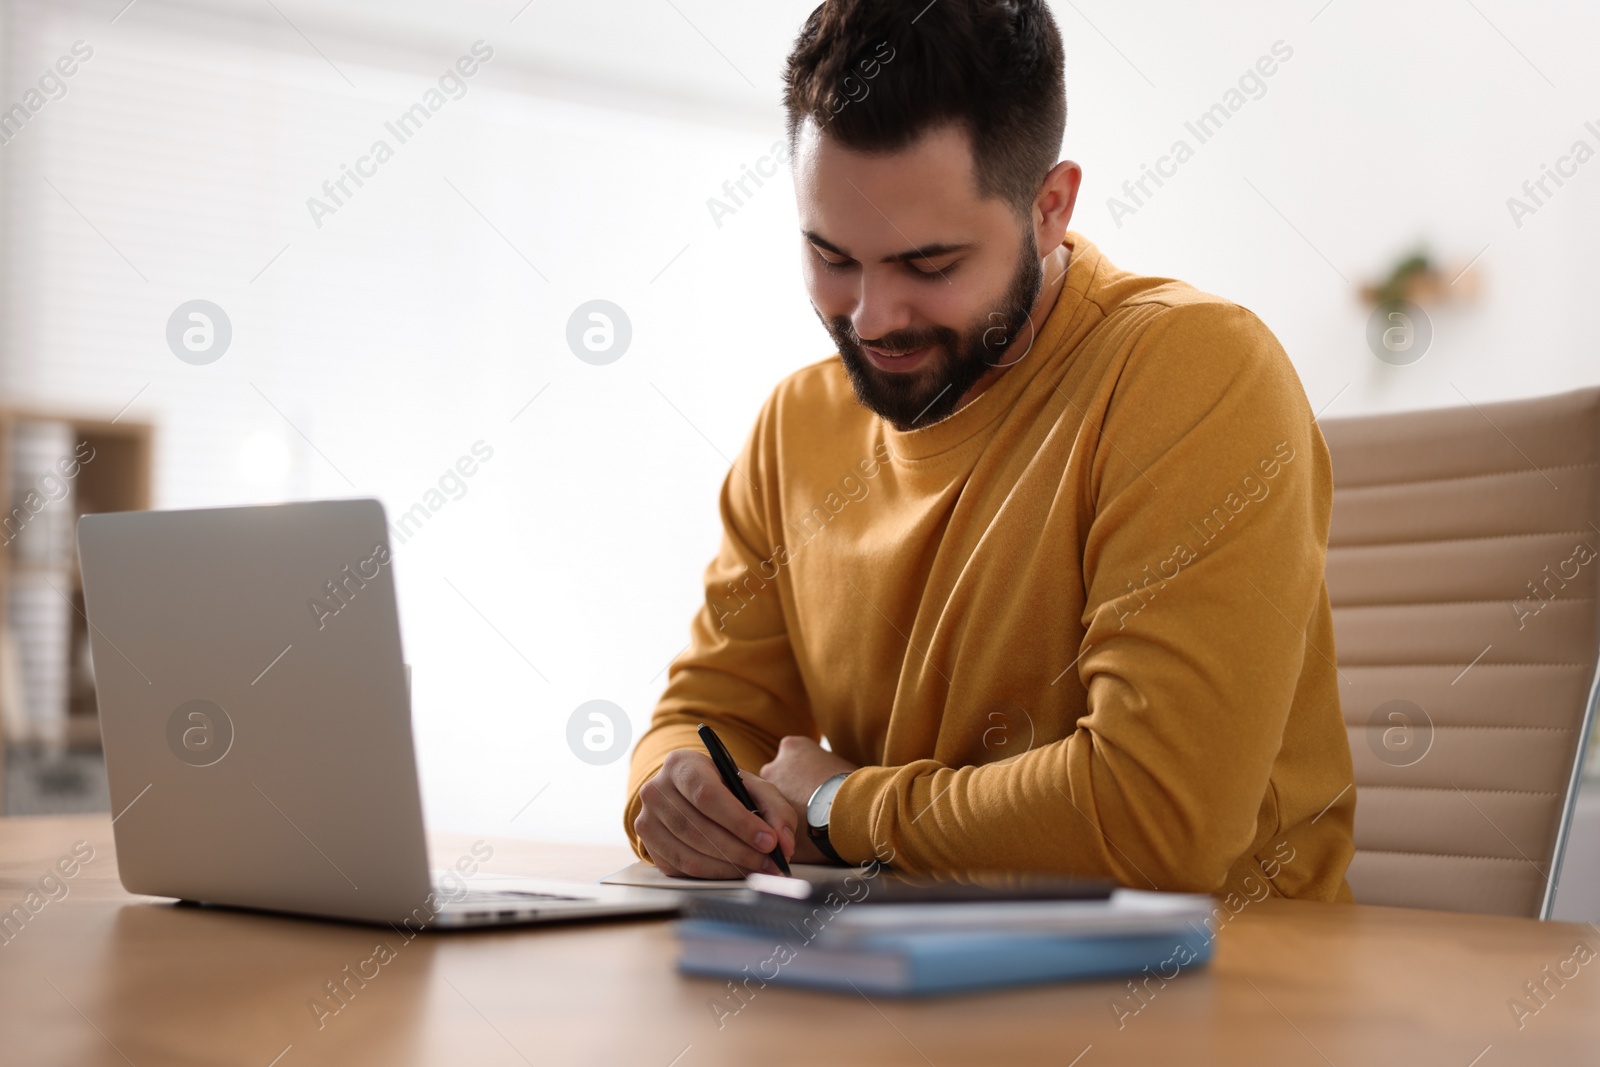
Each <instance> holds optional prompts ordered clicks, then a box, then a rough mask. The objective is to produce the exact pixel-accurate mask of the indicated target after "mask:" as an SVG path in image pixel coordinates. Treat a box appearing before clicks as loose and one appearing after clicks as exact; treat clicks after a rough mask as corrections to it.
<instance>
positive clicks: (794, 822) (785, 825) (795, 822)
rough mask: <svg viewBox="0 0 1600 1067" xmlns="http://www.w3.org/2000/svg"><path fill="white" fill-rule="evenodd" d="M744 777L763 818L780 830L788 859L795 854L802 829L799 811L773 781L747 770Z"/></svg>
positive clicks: (780, 837)
mask: <svg viewBox="0 0 1600 1067" xmlns="http://www.w3.org/2000/svg"><path fill="white" fill-rule="evenodd" d="M742 777H743V778H744V787H745V790H746V791H747V792H749V794H750V799H751V800H753V801H755V802H756V807H758V808H760V809H761V818H762V820H763V821H764V822H766V823H767V824H768V825H769V826H771V827H772V828H773V829H775V830H776V831H777V832H778V840H779V841H780V842H782V843H783V846H784V849H783V857H784V859H788V858H789V857H790V856H791V855H793V854H794V839H795V834H797V833H798V832H799V830H800V814H799V812H797V811H795V810H794V805H793V804H791V803H789V800H788V798H787V797H785V796H784V795H783V794H782V793H781V792H779V791H778V787H777V786H775V785H773V784H772V783H771V782H769V781H766V780H765V779H763V778H758V777H756V776H755V775H753V774H750V773H749V772H745V773H744V774H743V775H742Z"/></svg>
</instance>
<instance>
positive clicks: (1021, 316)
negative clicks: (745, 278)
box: [817, 229, 1044, 432]
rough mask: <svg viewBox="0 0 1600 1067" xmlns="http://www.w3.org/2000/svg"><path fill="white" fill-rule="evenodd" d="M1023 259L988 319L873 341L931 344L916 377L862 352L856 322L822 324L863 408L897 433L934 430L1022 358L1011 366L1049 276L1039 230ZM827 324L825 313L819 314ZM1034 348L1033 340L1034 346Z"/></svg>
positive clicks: (891, 346) (895, 347)
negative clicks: (987, 377)
mask: <svg viewBox="0 0 1600 1067" xmlns="http://www.w3.org/2000/svg"><path fill="white" fill-rule="evenodd" d="M1026 237H1027V240H1026V242H1025V244H1024V245H1023V249H1022V256H1021V258H1020V259H1019V260H1018V261H1017V268H1016V271H1015V272H1014V273H1013V274H1012V276H1011V284H1010V286H1008V287H1007V289H1006V294H1005V296H1004V297H1003V298H1002V300H1001V304H1000V306H999V307H998V308H996V309H994V310H993V311H991V312H988V313H986V314H985V315H984V316H983V318H982V319H980V320H979V321H978V322H977V323H975V324H973V325H972V326H970V327H969V328H968V329H967V330H966V331H965V333H962V334H958V333H956V331H955V330H952V329H950V328H949V327H948V326H934V327H929V328H928V329H925V330H903V331H901V332H899V333H894V334H887V335H885V336H883V337H879V338H875V339H874V341H873V345H872V347H874V348H885V349H888V350H889V351H891V352H914V351H916V350H917V349H919V348H923V347H926V346H928V345H930V344H931V345H935V346H937V347H936V349H935V351H933V352H930V353H929V354H928V357H927V359H926V361H925V363H924V365H923V366H922V367H919V368H918V369H917V370H915V371H884V370H879V369H878V368H877V367H875V366H873V365H872V363H871V361H870V360H869V359H868V358H867V356H866V353H864V352H863V351H862V350H861V341H860V339H858V338H857V337H856V335H855V330H854V329H853V328H852V327H851V325H850V320H849V319H848V318H845V317H842V316H841V317H839V318H836V319H833V320H832V321H831V322H830V321H828V320H827V319H823V322H822V324H823V326H824V327H826V328H827V330H828V333H829V334H830V335H831V336H832V337H833V341H834V344H836V345H838V346H839V358H840V359H841V360H842V361H843V363H844V369H845V373H846V374H848V375H849V376H850V384H851V385H852V386H853V387H854V388H855V391H856V399H857V400H859V401H860V402H861V404H862V406H863V407H866V408H867V409H868V410H870V411H873V412H875V413H877V414H878V415H880V416H882V417H883V418H884V419H887V420H888V421H889V422H890V423H891V424H892V425H893V426H894V428H895V429H897V430H900V431H901V432H905V431H907V430H913V429H916V428H918V427H922V426H931V425H933V424H934V423H936V422H938V421H939V420H940V419H943V418H945V417H947V416H948V415H950V414H951V413H952V412H954V411H955V409H956V405H957V404H959V403H960V402H961V398H962V397H964V396H966V395H967V390H968V389H970V388H972V386H973V384H974V383H975V382H977V380H978V379H979V378H982V377H983V375H984V373H985V372H987V371H988V370H990V369H991V368H993V367H998V366H1001V365H1002V364H1003V365H1006V366H1010V365H1011V364H1012V363H1015V362H1016V361H1017V360H1020V359H1021V358H1022V356H1023V355H1026V354H1027V352H1026V350H1024V352H1023V353H1022V355H1018V356H1014V357H1011V358H1010V359H1009V360H1007V359H1006V358H1005V357H1006V355H1007V350H1008V349H1009V348H1010V347H1011V343H1012V341H1013V340H1015V339H1016V337H1017V335H1018V334H1019V333H1020V332H1021V330H1022V327H1023V325H1024V324H1025V323H1027V322H1029V321H1030V317H1029V313H1030V311H1031V310H1032V308H1033V302H1034V301H1035V300H1037V299H1038V297H1039V290H1040V289H1041V288H1042V287H1043V285H1044V270H1043V268H1042V267H1041V266H1040V265H1039V246H1038V243H1037V242H1036V241H1035V240H1034V239H1033V231H1032V230H1031V229H1029V230H1027V231H1026ZM817 317H818V318H822V315H821V313H820V312H818V315H817ZM1031 343H1032V342H1031V341H1030V344H1031Z"/></svg>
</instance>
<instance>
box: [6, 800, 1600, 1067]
mask: <svg viewBox="0 0 1600 1067" xmlns="http://www.w3.org/2000/svg"><path fill="white" fill-rule="evenodd" d="M79 841H83V842H86V843H87V846H88V847H92V848H93V850H94V858H93V859H92V860H90V861H88V862H87V863H86V864H83V865H82V866H81V868H80V869H78V870H77V872H76V875H75V877H73V878H71V879H70V880H65V881H63V882H62V883H61V884H62V885H64V886H65V887H66V889H67V895H66V896H65V897H61V899H58V900H52V901H50V902H49V903H46V904H44V905H43V906H42V907H39V910H38V911H37V913H35V914H32V915H31V917H30V918H29V919H28V920H27V922H26V923H25V924H22V925H21V926H20V928H19V927H16V926H15V924H14V925H13V927H12V928H9V929H5V930H4V932H3V935H0V937H3V938H4V939H6V940H4V943H3V944H0V1062H3V1063H4V1064H6V1065H18V1067H21V1065H27V1067H33V1065H43V1064H72V1065H75V1067H91V1065H101V1064H105V1065H112V1064H116V1065H124V1064H133V1065H135V1067H177V1065H183V1064H205V1065H208V1067H210V1065H216V1064H230V1065H240V1067H269V1065H276V1067H302V1065H306V1064H339V1065H346V1064H383V1065H386V1067H400V1065H406V1064H449V1065H457V1064H506V1065H516V1064H523V1063H527V1064H581V1063H597V1064H638V1065H644V1067H696V1065H700V1064H745V1065H763V1067H766V1065H783V1064H829V1065H832V1064H856V1063H860V1064H874V1065H886V1064H910V1065H927V1064H933V1065H936V1067H947V1065H953V1064H966V1063H982V1064H1034V1063H1038V1064H1052V1065H1056V1067H1068V1065H1075V1067H1100V1065H1102V1064H1154V1063H1162V1062H1171V1063H1174V1064H1185V1065H1187V1064H1266V1063H1270V1064H1275V1065H1279V1064H1281V1065H1294V1064H1309V1065H1326V1064H1337V1065H1340V1067H1344V1065H1350V1067H1365V1065H1370V1064H1402V1065H1404V1067H1424V1065H1430V1064H1440V1065H1449V1067H1469V1065H1471V1067H1501V1065H1505V1064H1530V1065H1534V1064H1537V1065H1541V1067H1543V1065H1550V1064H1593V1063H1600V955H1595V954H1594V953H1600V934H1597V931H1596V929H1594V928H1592V927H1589V926H1583V925H1574V924H1567V923H1539V922H1535V921H1532V920H1523V919H1504V918H1491V917H1484V916H1469V915H1453V914H1448V913H1443V912H1425V911H1412V910H1406V909H1399V908H1380V907H1358V906H1344V905H1327V904H1311V903H1301V902H1291V901H1281V900H1263V901H1261V902H1259V903H1251V904H1248V905H1246V906H1245V907H1244V908H1243V909H1242V910H1241V911H1240V912H1239V913H1238V914H1237V915H1236V916H1233V917H1232V918H1231V919H1230V920H1228V921H1227V922H1226V923H1223V924H1222V925H1221V927H1220V929H1219V932H1218V935H1217V941H1216V955H1215V958H1214V960H1213V962H1212V965H1211V966H1210V968H1209V969H1205V970H1200V971H1196V972H1193V973H1185V974H1181V975H1179V976H1178V977H1177V978H1176V979H1174V980H1173V981H1172V982H1170V983H1169V984H1167V985H1166V987H1165V988H1157V987H1156V986H1155V985H1154V983H1152V985H1151V988H1152V989H1154V990H1155V992H1154V993H1152V994H1150V995H1149V996H1148V1000H1147V1002H1146V1003H1145V1004H1144V1006H1143V1007H1142V1009H1141V1010H1140V1011H1139V1012H1138V1013H1137V1014H1126V1012H1128V1011H1131V1009H1132V1007H1134V1006H1136V1005H1137V1004H1138V1003H1139V1002H1138V1001H1137V1000H1135V999H1134V998H1133V996H1132V994H1130V993H1129V991H1128V988H1127V986H1126V985H1125V984H1124V982H1121V981H1097V982H1080V983H1071V984H1057V985H1050V986H1036V987H1032V988H1026V989H1021V990H1011V991H1005V992H994V993H985V994H979V995H968V996H957V997H944V998H938V999H933V1000H923V1001H902V1000H893V999H889V998H879V997H875V998H873V999H872V1000H870V1001H869V1000H867V999H866V998H864V997H860V996H840V995H833V994H825V993H816V992H805V991H796V990H786V989H781V988H778V987H776V986H769V987H767V988H766V989H761V990H758V991H757V992H756V993H755V994H754V995H752V996H750V997H749V999H748V1002H747V1003H745V1004H744V1006H743V1007H742V1008H741V1009H740V1010H739V1011H738V1012H737V1014H731V1015H730V1014H726V1011H724V1012H723V1013H718V1012H716V1011H714V1010H713V1008H712V1007H711V1005H712V1004H713V1003H714V1002H718V1001H721V1002H722V1003H723V1004H724V1005H727V1006H737V1005H738V1001H735V1000H733V999H731V997H729V994H728V991H727V989H726V987H725V986H724V985H723V984H722V983H720V982H717V981H713V980H709V979H690V978H685V977H682V976H680V975H679V974H678V973H677V972H676V971H675V970H674V962H675V959H676V955H677V954H676V946H675V944H674V941H673V934H672V925H671V923H670V922H668V921H662V920H649V921H622V922H603V923H593V924H583V925H573V926H564V927H556V926H550V927H543V928H539V927H529V928H522V929H514V930H501V931H477V932H469V933H431V934H424V935H422V936H420V937H417V938H416V939H415V940H414V941H411V942H409V943H405V942H401V941H400V939H399V937H398V936H397V935H395V934H394V933H393V932H391V931H388V930H385V929H382V928H371V927H362V926H353V925H343V924H338V923H329V922H316V921H310V920H301V919H293V918H280V917H276V916H268V915H255V914H247V913H238V912H228V911H222V910H209V909H194V908H179V907H173V906H171V905H170V904H168V903H163V902H158V901H155V900H151V899H150V898H143V897H134V896H130V895H129V894H127V893H125V892H124V891H123V890H122V888H121V886H120V884H119V883H118V882H117V879H116V862H115V857H114V855H113V850H112V845H111V827H110V824H109V821H108V819H107V818H106V817H104V816H67V817H50V818H14V819H0V909H4V910H7V911H9V909H10V908H11V907H12V906H13V905H18V904H23V903H24V901H25V900H26V895H27V893H28V892H29V891H30V889H32V890H37V889H38V888H39V882H40V879H41V878H42V877H43V876H44V875H46V874H47V873H48V872H50V871H51V870H52V869H54V868H55V865H56V864H57V862H58V861H59V860H60V859H61V858H62V857H70V855H71V852H72V849H73V846H74V844H75V843H76V842H79ZM490 843H491V844H493V845H494V847H495V854H494V858H493V859H492V860H490V861H489V863H488V864H487V865H486V866H485V868H484V869H485V871H487V872H489V873H505V874H541V875H548V876H556V877H578V878H595V877H599V876H601V875H603V874H605V873H607V872H609V871H611V870H613V869H615V868H617V867H619V866H621V865H622V864H623V863H625V862H627V861H628V859H629V858H630V857H629V856H628V854H627V853H626V851H625V850H623V849H618V848H607V847H593V846H572V845H536V844H531V843H528V842H521V841H514V840H495V839H490ZM469 844H470V840H469V839H467V838H461V837H452V836H444V837H440V838H439V839H437V840H436V841H435V842H434V845H435V864H436V865H437V866H445V865H448V864H450V863H452V862H453V861H454V860H455V859H456V858H457V857H458V856H460V855H462V854H464V853H465V852H466V850H467V847H468V845H469ZM86 851H87V848H80V852H86ZM69 866H70V864H69ZM46 888H51V887H46ZM53 892H54V893H55V894H56V895H57V896H58V897H59V896H60V893H61V890H60V888H59V887H56V888H54V889H53ZM43 899H46V898H45V897H44V896H43V895H41V897H39V898H36V899H35V900H34V903H35V905H37V904H38V903H39V901H40V900H43ZM378 942H388V943H389V946H390V958H389V959H388V962H386V963H368V964H363V961H367V960H370V959H372V958H373V957H374V948H375V947H376V945H377V943H378ZM1579 944H1584V945H1586V946H1587V948H1586V950H1585V952H1583V953H1579V954H1578V955H1581V956H1585V957H1586V958H1587V959H1588V960H1589V962H1587V963H1583V962H1579V961H1577V960H1576V959H1575V958H1574V948H1575V946H1577V945H1579ZM1566 961H1572V962H1566ZM346 966H349V967H351V968H352V969H353V970H354V969H356V968H358V966H359V967H361V969H363V970H364V971H365V973H367V974H369V975H372V974H373V971H374V969H376V972H377V973H376V974H375V975H374V976H373V977H372V978H371V979H370V981H367V982H366V983H365V985H364V986H357V985H356V984H355V983H354V982H351V983H350V984H349V986H348V988H351V989H353V990H354V993H353V994H351V995H350V996H349V999H348V1001H347V1002H346V1003H345V1004H344V1005H343V1006H342V1007H341V1008H340V1009H339V1010H338V1012H337V1013H331V1012H329V1011H328V1010H327V1008H326V1007H324V1009H323V1011H322V1012H320V1013H319V1012H318V1011H316V1010H315V1009H313V1008H312V1007H311V1006H310V1005H311V1003H312V1001H313V1000H314V999H315V998H318V997H319V995H322V994H324V993H325V988H324V984H325V983H327V982H330V981H337V980H339V979H341V978H343V977H344V976H345V974H346V972H345V971H344V968H345V967H346ZM1546 966H1548V967H1550V969H1551V970H1550V972H1544V971H1543V968H1545V967H1546ZM1563 967H1564V968H1565V970H1566V973H1568V974H1572V973H1573V971H1574V970H1576V972H1577V973H1576V975H1575V976H1574V977H1570V978H1568V979H1566V980H1565V983H1564V985H1557V980H1556V979H1550V978H1546V977H1545V976H1546V974H1557V975H1559V971H1560V969H1561V968H1563ZM1541 978H1544V979H1545V981H1546V983H1547V988H1548V989H1549V990H1550V991H1551V992H1549V993H1546V994H1543V997H1544V1003H1543V1005H1542V1006H1541V1005H1539V1002H1537V1001H1534V1000H1533V999H1531V998H1530V997H1529V996H1528V993H1527V991H1526V989H1525V988H1524V986H1523V983H1525V982H1530V981H1535V982H1537V981H1538V980H1540V979H1541ZM1519 997H1520V998H1521V1000H1522V1001H1523V1003H1524V1005H1525V1007H1526V1009H1527V1010H1526V1011H1525V1012H1524V1013H1522V1015H1521V1018H1520V1019H1519V1018H1518V1017H1517V1015H1516V1014H1515V1013H1514V1012H1513V1011H1512V1009H1511V1008H1510V1006H1509V1004H1510V1002H1512V1001H1513V1000H1514V999H1516V998H1519ZM1115 1002H1120V1003H1122V1004H1123V1005H1124V1009H1125V1011H1124V1014H1122V1017H1121V1018H1120V1020H1119V1018H1118V1014H1119V1013H1118V1012H1116V1011H1115V1010H1114V1009H1113V1008H1112V1004H1113V1003H1115ZM328 1003H336V1002H328ZM1535 1007H1537V1008H1538V1010H1537V1011H1536V1012H1535V1011H1534V1010H1533V1009H1534V1008H1535ZM719 1014H721V1016H722V1018H721V1025H720V1027H719V1025H718V1015H719ZM319 1015H320V1023H321V1025H320V1028H319V1025H318V1024H319ZM1519 1022H1520V1028H1519ZM1119 1023H1120V1025H1119Z"/></svg>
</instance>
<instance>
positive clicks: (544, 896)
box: [445, 889, 594, 905]
mask: <svg viewBox="0 0 1600 1067" xmlns="http://www.w3.org/2000/svg"><path fill="white" fill-rule="evenodd" d="M445 899H446V900H447V901H449V902H450V903H451V904H458V905H459V904H517V903H522V902H525V901H535V900H593V899H594V898H593V897H573V896H566V895H565V894H562V893H532V892H526V891H523V890H517V889H469V890H467V892H466V894H465V895H462V896H451V895H449V894H446V895H445Z"/></svg>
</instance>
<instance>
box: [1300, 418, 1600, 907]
mask: <svg viewBox="0 0 1600 1067" xmlns="http://www.w3.org/2000/svg"><path fill="white" fill-rule="evenodd" d="M1322 433H1323V436H1324V438H1325V439H1326V440H1327V442H1328V449H1329V452H1330V453H1331V455H1332V460H1333V483H1334V494H1333V520H1332V528H1331V530H1330V532H1329V537H1328V542H1329V543H1328V572H1327V573H1328V592H1329V595H1330V597H1331V598H1332V603H1333V620H1334V640H1335V642H1336V644H1337V660H1338V664H1339V675H1340V685H1339V690H1340V696H1341V702H1342V704H1343V708H1344V719H1345V725H1346V728H1347V730H1348V731H1349V737H1350V750H1351V755H1352V757H1353V759H1354V763H1355V780H1356V819H1355V845H1356V853H1355V857H1354V859H1353V860H1352V861H1351V864H1350V869H1349V873H1348V875H1347V877H1348V878H1349V881H1350V888H1351V891H1352V892H1353V893H1354V894H1355V898H1356V900H1357V901H1358V902H1360V903H1363V904H1392V905H1401V906H1407V907H1424V908H1440V909H1444V910H1448V911H1471V912H1487V913H1496V914H1504V915H1522V916H1537V917H1540V918H1548V917H1549V914H1550V909H1551V907H1552V906H1553V904H1554V901H1555V884H1556V879H1557V875H1558V873H1559V869H1560V862H1561V853H1562V851H1563V848H1564V845H1565V837H1566V828H1567V826H1568V825H1569V824H1570V822H1571V813H1572V804H1573V800H1574V798H1575V796H1576V793H1577V787H1578V781H1579V776H1580V774H1581V771H1582V762H1583V756H1584V750H1585V748H1586V745H1587V741H1588V734H1589V730H1590V724H1591V722H1592V720H1593V718H1594V706H1595V701H1596V696H1597V693H1600V689H1597V684H1596V683H1597V678H1596V659H1597V653H1600V599H1597V590H1600V389H1585V390H1581V391H1578V392H1572V393H1564V394H1561V395H1558V396H1550V397H1540V398H1536V399H1531V400H1516V401H1510V402H1504V403H1494V404H1482V405H1478V404H1472V403H1470V402H1469V403H1468V405H1467V406H1464V407H1453V408H1445V409H1441V410H1435V411H1412V412H1405V413H1401V414H1384V415H1368V416H1362V417H1356V418H1345V419H1329V420H1326V421H1324V422H1323V424H1322Z"/></svg>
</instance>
